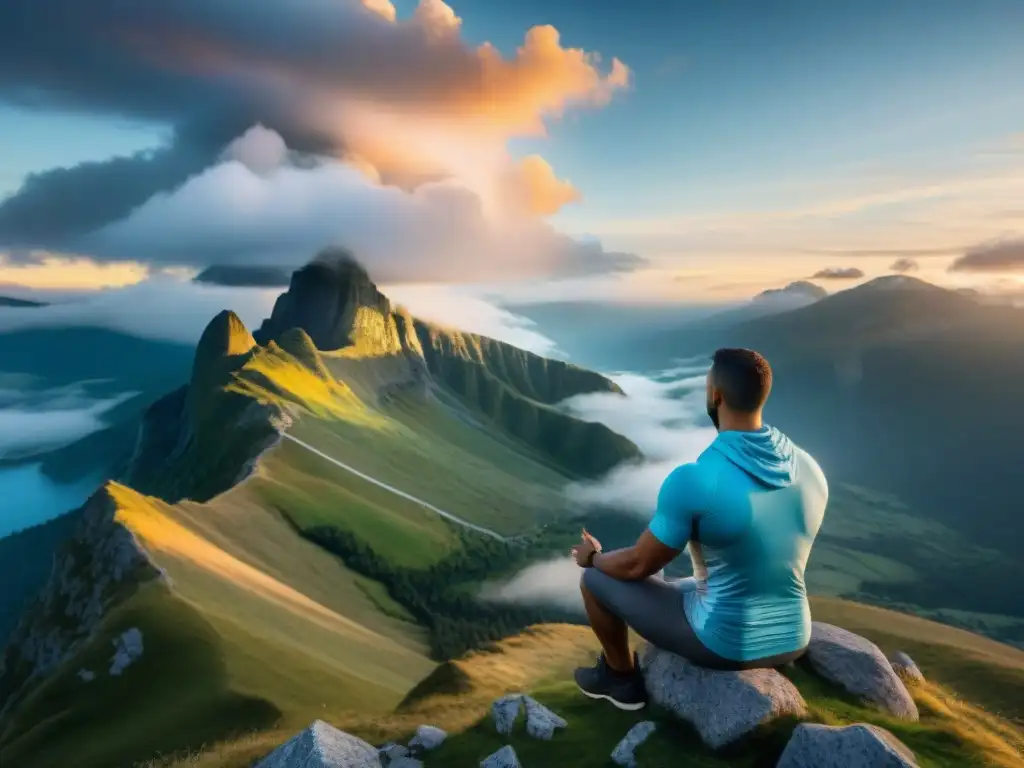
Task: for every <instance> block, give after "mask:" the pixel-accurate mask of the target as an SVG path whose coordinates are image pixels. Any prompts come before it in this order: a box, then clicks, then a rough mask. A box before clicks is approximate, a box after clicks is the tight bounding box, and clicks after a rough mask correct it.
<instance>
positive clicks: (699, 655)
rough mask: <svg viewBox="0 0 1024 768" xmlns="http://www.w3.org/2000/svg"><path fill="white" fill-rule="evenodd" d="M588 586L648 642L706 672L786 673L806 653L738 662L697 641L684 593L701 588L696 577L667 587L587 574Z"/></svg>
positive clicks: (654, 582)
mask: <svg viewBox="0 0 1024 768" xmlns="http://www.w3.org/2000/svg"><path fill="white" fill-rule="evenodd" d="M583 586H584V587H586V589H587V591H589V592H590V594H592V595H593V596H594V598H595V599H596V600H597V602H599V603H600V604H601V605H603V606H604V607H605V608H607V609H608V610H609V611H611V612H612V613H613V614H615V615H616V616H618V617H619V618H620V619H622V620H623V621H625V622H626V624H628V625H629V627H630V628H631V629H632V630H633V631H634V632H636V633H637V634H638V635H640V637H642V638H643V639H644V640H646V641H647V642H649V643H654V645H656V646H658V647H659V648H662V649H664V650H666V651H670V652H672V653H674V654H676V655H678V656H682V657H683V658H685V659H688V660H690V661H692V662H693V663H694V664H696V665H697V666H700V667H706V668H708V669H718V670H741V669H762V668H771V667H781V666H782V665H784V664H788V663H790V662H792V661H795V660H796V659H798V658H800V657H801V656H802V655H803V653H804V651H803V649H801V650H799V651H794V652H792V653H783V654H779V655H777V656H768V657H766V658H763V659H755V660H752V661H733V660H731V659H726V658H724V657H722V656H719V655H718V654H717V653H715V652H714V651H712V650H710V649H708V648H706V647H705V646H704V644H703V643H701V641H700V640H698V639H697V635H696V634H695V633H694V631H693V628H692V627H691V626H690V622H689V621H687V619H686V613H685V611H684V610H683V593H684V592H686V591H689V590H692V589H694V588H695V587H696V581H695V580H694V579H693V578H692V577H691V578H688V579H679V580H677V581H665V580H664V579H662V578H661V577H659V576H651V577H650V578H648V579H644V580H643V581H619V580H618V579H613V578H612V577H611V576H609V575H607V574H605V573H602V572H601V571H599V570H597V569H596V568H587V569H585V570H584V571H583Z"/></svg>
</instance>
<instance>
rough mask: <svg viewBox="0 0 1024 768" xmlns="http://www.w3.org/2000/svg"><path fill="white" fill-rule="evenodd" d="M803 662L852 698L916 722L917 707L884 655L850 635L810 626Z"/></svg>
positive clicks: (855, 636)
mask: <svg viewBox="0 0 1024 768" xmlns="http://www.w3.org/2000/svg"><path fill="white" fill-rule="evenodd" d="M807 659H808V660H809V661H810V662H811V666H812V667H814V670H815V671H816V672H817V673H818V674H819V675H821V676H822V677H824V678H825V679H826V680H829V681H830V682H833V683H836V684H837V685H840V686H842V687H843V688H845V689H846V690H847V691H849V692H850V693H852V694H853V695H855V696H858V697H860V698H861V699H864V700H865V701H868V702H871V703H873V704H877V705H878V706H879V707H881V708H882V709H884V710H886V711H888V712H889V713H891V714H893V715H895V716H896V717H899V718H902V719H904V720H917V719H918V712H917V704H915V703H914V699H913V698H911V696H910V693H909V692H908V691H907V688H906V686H905V685H904V684H903V681H902V680H900V678H899V676H898V675H897V674H896V673H895V672H894V671H893V668H892V665H891V664H889V661H888V659H886V658H885V654H883V653H882V651H881V650H880V649H879V648H878V646H877V645H875V644H874V643H872V642H871V641H870V640H865V639H864V638H863V637H861V636H859V635H855V634H854V633H853V632H848V631H847V630H845V629H841V628H839V627H835V626H832V625H831V624H822V623H821V622H817V621H816V622H814V623H813V625H812V629H811V642H810V644H809V645H808V647H807Z"/></svg>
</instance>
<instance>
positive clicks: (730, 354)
mask: <svg viewBox="0 0 1024 768" xmlns="http://www.w3.org/2000/svg"><path fill="white" fill-rule="evenodd" d="M711 361H712V362H711V383H712V385H713V386H714V387H715V389H717V390H718V391H719V392H721V393H722V399H723V400H724V401H725V404H726V405H727V406H729V407H730V408H732V409H733V410H734V411H739V412H740V413H753V412H754V411H756V410H758V409H759V408H761V407H763V406H764V404H765V402H766V401H767V400H768V395H769V394H770V393H771V391H772V367H771V366H770V365H768V361H767V360H765V359H764V357H763V356H762V355H761V354H759V353H757V352H755V351H754V350H752V349H729V348H726V349H719V350H718V351H717V352H715V354H714V355H712V357H711Z"/></svg>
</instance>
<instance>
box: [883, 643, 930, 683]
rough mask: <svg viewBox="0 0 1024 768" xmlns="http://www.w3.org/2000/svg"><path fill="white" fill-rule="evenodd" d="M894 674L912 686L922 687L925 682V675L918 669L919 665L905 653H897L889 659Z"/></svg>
mask: <svg viewBox="0 0 1024 768" xmlns="http://www.w3.org/2000/svg"><path fill="white" fill-rule="evenodd" d="M889 663H890V664H892V669H893V672H895V673H896V674H897V675H899V676H900V679H901V680H903V682H904V683H908V684H910V685H921V684H922V683H923V682H924V675H923V674H921V670H920V669H918V668H917V664H915V663H914V660H913V659H912V658H910V657H909V656H908V655H907V654H905V653H904V652H903V651H897V652H896V653H894V654H893V655H892V656H891V657H890V658H889Z"/></svg>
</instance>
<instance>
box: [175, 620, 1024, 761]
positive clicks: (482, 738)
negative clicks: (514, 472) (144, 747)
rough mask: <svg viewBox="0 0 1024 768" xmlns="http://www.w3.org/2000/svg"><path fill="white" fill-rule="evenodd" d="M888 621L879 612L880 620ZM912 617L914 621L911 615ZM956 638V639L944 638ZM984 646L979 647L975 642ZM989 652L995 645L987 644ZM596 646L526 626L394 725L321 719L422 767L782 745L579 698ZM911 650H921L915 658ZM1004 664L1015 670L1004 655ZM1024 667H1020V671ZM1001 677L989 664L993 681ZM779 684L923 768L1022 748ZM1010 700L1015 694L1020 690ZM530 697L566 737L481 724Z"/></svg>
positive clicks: (1011, 756)
mask: <svg viewBox="0 0 1024 768" xmlns="http://www.w3.org/2000/svg"><path fill="white" fill-rule="evenodd" d="M829 607H831V608H832V609H841V610H843V611H844V612H845V613H846V615H847V616H857V615H859V614H860V613H861V612H862V611H864V612H865V614H864V615H863V616H862V617H861V623H862V624H865V625H872V626H876V625H877V624H878V621H879V616H878V615H877V614H876V609H872V608H867V607H863V606H857V605H854V604H842V605H840V604H839V601H835V602H833V603H831V604H828V605H826V608H825V609H824V610H822V611H821V612H823V613H827V608H829ZM881 613H885V612H881ZM911 618H912V617H911ZM916 621H919V620H914V621H912V622H911V623H910V624H900V625H899V626H898V627H897V631H909V629H912V628H913V627H915V626H916V627H917V629H918V630H920V628H921V627H922V626H923V627H928V628H930V627H931V626H932V625H931V624H930V623H929V622H923V623H922V624H921V625H916V624H915V623H914V622H916ZM951 631H952V632H954V633H955V632H956V630H951ZM949 640H950V636H949V635H946V634H945V633H943V632H942V631H940V632H939V640H938V642H937V644H936V645H934V646H930V644H929V643H928V642H927V641H926V640H925V639H924V638H922V637H919V638H918V641H919V642H921V643H923V644H924V645H925V646H929V647H933V648H934V653H935V654H937V655H936V656H935V657H934V659H933V658H932V657H930V656H928V655H927V654H925V655H924V656H922V658H924V659H925V662H924V663H923V666H924V667H925V668H926V670H925V672H926V674H929V672H928V669H929V668H930V667H931V666H932V664H933V662H934V664H941V663H944V662H945V661H948V660H949V657H948V656H945V655H944V654H947V653H948V652H949V649H950V648H951V646H948V645H946V644H945V643H946V642H948V641H949ZM979 640H982V646H983V645H984V641H983V639H979ZM993 645H996V644H993ZM595 650H596V644H595V641H594V639H593V636H592V635H591V634H590V633H589V631H588V630H587V629H585V628H582V627H572V626H565V625H552V626H542V627H536V628H533V629H531V630H529V631H527V632H526V633H524V634H523V635H521V636H518V637H514V638H509V639H508V640H506V641H503V642H502V643H500V644H499V645H498V646H496V647H495V649H493V650H491V651H486V652H484V651H481V652H477V653H474V654H470V655H469V656H468V657H466V658H465V659H462V660H458V661H455V662H450V663H448V664H446V665H443V666H441V667H439V668H438V669H437V670H435V672H434V673H433V674H431V675H430V676H429V677H428V678H427V679H425V680H424V681H423V682H422V683H420V685H418V686H417V687H416V688H415V689H413V691H411V692H410V694H409V696H407V698H406V700H405V701H404V702H403V703H402V704H401V705H400V706H399V708H398V710H397V711H396V712H395V713H394V714H393V715H391V716H377V717H372V718H371V717H367V716H361V715H358V714H350V715H348V716H340V717H338V718H337V719H335V720H328V722H331V723H333V724H334V725H336V726H337V727H339V728H342V729H343V730H346V731H348V732H350V733H354V734H356V735H359V736H361V737H362V738H365V739H367V740H369V741H370V742H371V743H376V744H379V743H383V742H384V741H387V740H398V741H405V740H406V739H408V737H409V736H411V734H412V732H413V731H414V730H415V727H416V726H417V725H419V724H423V723H430V724H434V725H438V726H440V727H442V728H445V729H446V730H448V732H449V738H448V740H447V741H446V742H445V744H444V745H443V746H442V747H441V749H439V750H438V751H437V752H434V753H430V754H428V755H427V757H426V761H425V762H426V765H427V766H428V767H429V768H442V767H448V766H451V767H453V768H458V766H474V765H478V764H479V761H480V760H481V759H482V758H484V757H485V756H487V755H489V754H491V753H492V752H494V751H496V750H497V749H499V748H500V747H502V746H504V745H505V744H512V745H513V747H514V748H515V750H516V753H517V755H518V756H519V758H520V760H521V761H522V763H523V764H524V765H526V766H569V765H571V766H574V767H575V766H582V767H584V768H586V767H588V766H593V767H594V768H597V767H598V766H600V767H601V768H604V767H605V766H608V765H610V764H611V763H610V761H609V759H608V756H609V755H610V753H611V751H612V749H613V748H614V747H615V745H616V744H617V743H618V741H619V740H620V739H621V738H622V737H623V736H624V735H625V734H626V732H627V731H628V730H629V729H630V728H631V727H632V726H633V725H634V724H635V723H637V722H640V721H641V720H646V719H653V720H654V721H655V722H656V723H657V724H658V730H657V731H656V732H655V734H654V735H653V736H652V737H651V738H650V739H649V740H648V742H647V743H645V744H644V745H643V747H641V748H640V750H638V752H637V755H638V758H639V761H640V765H641V766H647V767H649V768H676V767H678V768H683V767H684V766H685V767H690V766H693V767H699V768H718V766H723V767H724V766H747V767H748V768H762V767H763V768H768V767H769V766H774V765H775V761H776V760H777V759H778V757H779V755H780V754H781V752H782V750H783V749H784V747H785V744H786V741H787V740H788V738H789V736H790V734H791V732H792V730H793V728H794V727H795V726H796V724H797V721H796V720H795V719H792V718H790V719H783V720H779V721H776V722H774V723H771V724H769V725H768V726H766V727H765V728H763V729H760V730H759V731H757V732H755V733H754V734H753V735H752V736H751V737H750V738H749V739H747V740H745V741H743V742H740V743H738V744H735V745H732V746H729V747H727V748H725V749H724V750H722V751H720V752H713V751H711V750H709V749H708V748H706V747H705V746H703V744H702V743H701V742H700V739H699V737H698V735H697V733H696V732H695V731H694V730H693V729H692V728H691V727H690V726H688V725H687V724H685V723H683V722H680V721H679V720H677V719H675V718H674V717H672V716H671V715H669V714H668V713H666V712H664V711H662V710H660V709H658V708H657V707H652V708H650V709H648V710H647V711H645V712H642V713H626V712H620V711H619V710H616V709H615V708H613V707H611V706H609V705H607V704H606V703H603V702H594V701H591V700H589V699H586V698H584V697H582V696H581V695H580V694H579V693H578V691H576V689H575V687H574V685H573V684H572V683H571V682H569V680H570V677H569V676H570V673H571V670H572V668H573V667H574V666H576V665H577V664H579V663H586V662H587V661H588V660H589V659H592V658H593V653H594V652H595ZM919 650H920V649H919ZM1003 661H1006V662H1007V663H1012V662H1014V661H1016V662H1017V663H1020V660H1019V659H1015V657H1013V655H1012V654H1009V655H1007V656H1006V657H1005V658H1004V659H1003ZM1021 666H1022V667H1024V664H1022V665H1021ZM999 669H1000V667H999V665H998V664H997V665H996V672H997V673H998V671H999ZM787 675H788V676H789V677H790V679H791V680H792V681H793V682H794V684H796V686H797V687H798V688H799V689H800V691H801V693H802V694H803V695H804V698H805V700H806V701H807V705H808V716H807V720H808V721H810V722H819V723H825V724H828V725H845V724H851V723H857V722H866V723H873V724H875V725H878V726H880V727H882V728H885V729H887V730H889V731H891V732H892V733H893V734H894V735H896V736H897V737H898V738H899V739H901V740H902V741H903V742H904V743H905V744H906V745H907V746H908V747H910V748H911V749H912V750H913V751H914V752H915V754H916V755H917V757H918V762H919V765H920V766H921V768H974V767H975V766H982V765H992V766H1001V767H1003V768H1010V767H1011V766H1015V765H1018V764H1019V759H1020V757H1019V753H1020V749H1021V747H1022V746H1024V729H1022V726H1021V725H1020V724H1019V723H1018V724H1014V723H1013V722H1011V721H1009V720H1006V719H1003V718H999V717H996V716H993V715H991V714H990V713H987V712H985V711H983V710H982V709H980V708H978V707H976V706H974V705H971V704H967V703H965V702H964V701H963V700H961V699H960V698H959V697H958V696H956V695H955V694H954V693H952V691H951V690H949V689H948V688H947V687H945V686H942V685H938V684H934V683H932V682H929V683H928V684H926V685H925V686H921V687H915V688H912V692H913V695H914V697H915V699H916V701H917V703H918V707H919V709H920V711H921V721H920V722H918V723H908V722H905V721H901V720H897V719H895V718H892V717H889V716H887V715H885V714H883V713H882V712H881V711H880V710H878V709H876V708H874V707H872V706H868V705H865V704H863V703H861V702H859V701H857V700H856V699H854V698H853V697H851V696H850V695H848V694H846V693H845V692H843V691H842V690H840V689H838V688H836V687H835V686H832V685H831V684H829V683H827V682H825V681H824V680H822V679H821V678H819V677H817V676H816V675H815V674H813V672H811V671H810V670H809V668H807V667H806V666H805V665H802V664H801V665H798V666H797V667H796V668H795V669H792V670H788V671H787ZM1018 690H1019V689H1018ZM517 691H529V692H531V693H532V695H534V696H535V697H536V698H537V699H538V700H540V701H541V702H542V703H544V704H546V705H547V706H549V707H550V708H551V709H553V710H554V711H555V712H556V713H558V714H559V715H561V716H562V717H564V718H565V719H566V720H567V721H568V727H567V728H566V729H565V730H560V731H558V732H556V734H555V737H554V738H553V739H552V740H551V741H549V742H543V741H536V740H534V739H532V738H530V737H529V736H527V735H526V733H525V725H524V722H523V719H522V716H521V719H520V722H519V724H518V726H517V728H516V730H515V731H514V732H513V733H512V734H511V736H509V737H503V736H500V735H499V734H498V733H497V732H496V731H495V730H494V726H493V721H492V720H491V717H490V712H489V708H490V704H491V702H492V701H493V700H494V699H496V698H497V697H499V696H501V695H503V694H504V693H508V692H517ZM291 735H293V734H291V733H281V732H278V731H274V732H268V733H265V734H263V735H252V736H249V737H246V738H243V739H240V740H236V741H230V742H226V743H224V744H221V745H218V746H216V747H213V748H212V749H210V750H208V751H206V752H204V753H200V754H199V755H195V756H194V757H193V759H192V760H191V761H189V762H185V761H182V762H179V763H170V765H175V766H181V768H184V766H185V765H189V766H214V765H216V766H222V768H241V767H242V766H245V765H249V764H251V762H252V761H253V760H254V759H257V758H259V757H260V756H262V755H264V754H266V753H268V752H269V751H271V750H272V749H273V748H274V746H276V745H277V744H279V743H281V742H282V741H284V740H286V739H287V738H289V737H290V736H291Z"/></svg>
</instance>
